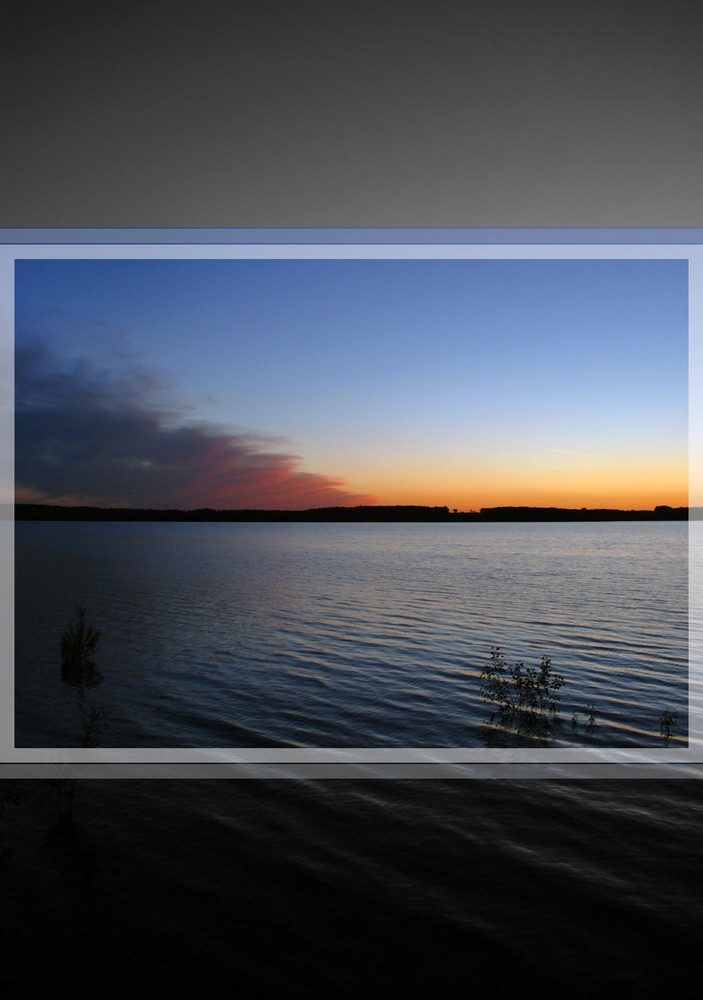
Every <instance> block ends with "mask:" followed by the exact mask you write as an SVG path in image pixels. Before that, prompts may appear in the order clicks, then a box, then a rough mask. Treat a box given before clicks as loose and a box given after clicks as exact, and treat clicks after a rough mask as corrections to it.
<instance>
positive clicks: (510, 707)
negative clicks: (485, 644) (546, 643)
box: [481, 646, 564, 715]
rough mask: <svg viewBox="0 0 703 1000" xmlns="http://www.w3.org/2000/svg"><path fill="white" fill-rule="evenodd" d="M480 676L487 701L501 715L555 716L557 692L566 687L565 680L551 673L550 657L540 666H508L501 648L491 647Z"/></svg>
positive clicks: (521, 664) (517, 664)
mask: <svg viewBox="0 0 703 1000" xmlns="http://www.w3.org/2000/svg"><path fill="white" fill-rule="evenodd" d="M481 677H482V679H483V684H482V687H481V694H482V695H483V698H484V700H485V701H490V702H494V703H495V704H496V705H497V706H498V711H499V712H500V713H501V714H502V715H516V714H521V713H533V714H545V713H547V712H549V713H551V714H553V715H554V714H556V712H557V711H558V705H559V695H558V693H557V692H558V691H559V688H561V687H562V686H563V684H564V677H563V675H562V674H559V673H557V672H556V671H555V670H552V661H551V660H550V659H549V657H548V656H543V657H542V661H541V663H540V665H539V667H527V668H525V665H524V663H522V662H518V663H516V664H515V666H513V667H508V666H506V663H505V660H504V658H503V654H502V653H501V651H500V647H499V646H492V647H491V657H490V660H489V662H488V663H487V664H485V666H484V667H483V670H482V671H481Z"/></svg>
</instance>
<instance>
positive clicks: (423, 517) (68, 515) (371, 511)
mask: <svg viewBox="0 0 703 1000" xmlns="http://www.w3.org/2000/svg"><path fill="white" fill-rule="evenodd" d="M690 517H691V519H692V520H694V519H700V518H701V508H696V507H693V508H690ZM688 519H689V508H688V507H668V506H664V505H662V506H658V507H655V508H654V509H653V510H614V509H609V508H594V509H587V508H585V507H582V508H573V509H572V508H567V507H482V508H481V510H480V511H452V510H450V509H449V508H448V507H422V506H409V505H397V506H373V507H370V506H360V507H314V508H310V509H309V510H213V509H211V508H198V509H196V510H156V509H153V508H136V507H135V508H131V507H61V506H58V505H49V504H30V503H18V504H16V505H15V520H17V521H212V522H226V521H304V522H320V521H337V522H364V521H367V522H368V521H381V522H440V523H456V522H458V521H470V522H475V523H484V522H495V521H687V520H688Z"/></svg>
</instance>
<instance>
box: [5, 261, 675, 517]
mask: <svg viewBox="0 0 703 1000" xmlns="http://www.w3.org/2000/svg"><path fill="white" fill-rule="evenodd" d="M16 298H17V344H16V347H17V352H18V360H19V361H20V362H21V363H19V364H18V384H17V413H18V427H19V431H18V458H21V459H22V461H18V477H19V476H20V474H21V476H22V477H24V481H23V480H22V479H20V478H18V488H19V489H20V491H24V493H22V494H21V495H26V496H27V497H31V498H34V499H39V500H45V501H46V502H52V501H54V502H56V501H59V502H69V501H71V502H73V501H76V500H77V499H79V498H82V499H84V500H85V502H99V503H102V504H120V505H129V504H133V505H135V506H140V505H144V504H145V501H147V500H148V501H150V502H149V505H150V506H163V507H169V506H184V505H187V506H230V505H231V506H239V505H246V506H261V507H266V506H272V507H273V506H284V505H285V503H284V501H286V497H287V498H288V502H289V503H290V506H313V505H320V506H322V505H328V504H329V503H335V502H338V503H356V502H373V501H378V502H380V503H429V504H435V503H438V504H447V505H449V506H450V507H458V508H460V509H476V508H478V507H481V506H491V505H496V504H499V503H516V504H519V503H535V504H539V505H551V504H554V505H560V506H620V507H632V506H635V507H651V506H653V505H654V503H675V504H678V503H685V502H686V496H685V491H686V448H687V438H686V430H687V349H688V348H687V344H688V341H687V264H686V262H685V261H676V260H659V261H658V260H513V261H509V260H508V261H503V260H368V261H356V260H318V261H307V260H283V261H275V260H245V261H236V260H204V261H194V260H186V261H175V260H174V261H163V260H129V261H128V260H124V261H110V260H105V261H101V260H85V261H80V260H65V261H58V260H47V261H19V262H18V264H17V270H16ZM23 352H24V353H23ZM23 359H24V360H23ZM58 384H61V385H63V386H64V387H65V393H64V394H63V395H61V394H58V395H57V394H56V393H55V392H53V391H52V389H51V386H52V385H53V386H56V385H58ZM87 384H90V386H91V387H92V391H91V393H89V394H88V395H85V394H84V397H83V403H82V407H83V408H82V411H81V410H76V409H75V407H74V408H73V409H71V407H70V406H69V401H70V400H74V401H75V399H77V398H79V397H80V390H81V387H82V388H85V386H86V385H87ZM71 387H72V389H71ZM42 395H43V397H44V398H45V405H43V406H42V405H41V398H42ZM30 396H32V399H33V402H32V404H31V406H30V405H29V404H28V403H27V400H28V399H29V397H30ZM88 396H89V397H90V398H89V399H88ZM101 399H102V400H103V402H102V403H101ZM120 407H122V412H123V416H124V414H125V413H127V412H129V414H130V418H131V419H132V420H136V419H137V417H138V416H139V415H141V416H142V417H143V416H144V415H145V414H149V416H150V424H149V426H150V430H149V432H148V434H147V435H146V436H145V435H144V434H142V438H143V441H144V442H146V441H147V438H148V448H147V445H146V444H145V445H144V447H145V448H147V450H148V449H149V448H150V449H151V451H150V452H149V454H146V451H144V450H143V449H142V450H141V451H140V453H139V456H136V455H133V456H129V455H128V451H129V446H128V440H129V436H130V433H131V432H128V430H127V423H125V421H124V420H123V421H122V424H121V426H122V433H121V434H119V435H117V436H116V431H115V426H113V425H111V424H110V420H109V419H107V417H108V415H109V414H111V415H112V417H113V418H115V419H116V416H115V415H116V414H117V413H119V411H120ZM69 409H70V410H71V412H70V419H68V416H69ZM25 411H26V412H27V413H28V414H29V412H30V411H31V421H30V420H29V416H28V417H27V422H26V426H27V428H28V431H27V436H26V437H21V436H20V435H21V432H22V427H23V426H24V424H23V414H24V413H25ZM98 411H100V412H99V414H98ZM81 412H82V414H83V417H84V419H81ZM61 415H63V417H61ZM97 416H99V419H96V417H97ZM129 426H132V425H131V424H130V425H129ZM137 426H138V420H137V423H135V424H134V427H133V431H134V433H136V430H135V428H136V427H137ZM49 427H51V428H53V432H52V433H53V438H52V437H51V435H49V434H48V433H47V429H48V428H49ZM91 427H92V429H93V430H92V432H91ZM196 430H197V434H196ZM98 432H100V433H101V434H102V435H103V438H102V440H101V441H100V440H98ZM176 432H179V433H180V437H179V441H180V442H181V445H179V447H181V446H182V447H183V449H184V450H183V452H181V451H179V450H178V449H175V446H174V441H175V438H174V434H176ZM198 434H199V435H200V437H199V438H198ZM169 435H170V437H169ZM186 437H188V441H189V444H188V447H187V448H185V445H184V444H183V442H184V441H185V438H186ZM196 438H197V440H199V441H200V446H201V448H202V455H200V457H198V456H199V453H198V447H197V446H196ZM52 441H53V444H52ZM117 441H119V449H120V450H119V454H116V453H115V442H117ZM79 442H80V447H78V443H79ZM216 442H219V445H218V447H216V446H215V443H216ZM227 442H229V445H228V443H227ZM245 445H246V447H245V451H244V452H242V450H241V449H242V447H244V446H245ZM228 447H234V448H235V452H236V454H237V455H238V456H239V458H238V459H237V461H234V462H231V461H229V458H231V456H229V457H228V450H227V449H228ZM52 448H53V449H54V451H53V453H52ZM237 448H239V451H237ZM91 449H93V451H91ZM160 449H165V450H166V452H167V453H168V455H169V456H170V458H169V461H168V463H167V464H168V466H169V471H168V475H165V476H164V477H163V479H162V480H160V479H159V469H160V467H161V465H160V456H161V453H162V452H161V450H160ZM98 451H99V454H100V456H101V458H100V463H101V467H102V471H101V475H100V477H97V478H96V477H94V476H91V474H90V456H91V455H93V460H92V461H93V467H94V466H95V461H96V460H95V455H96V454H98ZM69 453H70V454H71V456H72V457H71V458H70V460H69V458H68V457H67V456H68V455H69ZM181 454H182V456H183V476H184V477H185V479H187V482H186V481H185V479H183V478H182V479H180V480H179V476H178V469H177V466H178V461H179V458H178V456H179V455H181ZM244 455H246V458H244V457H243V456H244ZM38 456H41V458H40V457H38ZM111 456H112V458H111ZM111 461H112V463H113V468H114V469H116V470H117V466H118V465H119V470H117V471H118V472H119V475H116V478H115V481H114V484H113V487H114V488H111V485H110V483H111V480H110V468H111ZM81 463H83V464H81ZM199 463H200V464H199ZM277 463H278V464H277ZM244 466H245V467H246V475H245V474H244V472H243V467H244ZM255 467H256V468H259V469H260V468H263V467H266V469H267V474H266V475H265V476H262V478H261V482H260V484H259V485H260V490H259V492H258V493H257V481H256V477H255V476H254V473H253V469H254V468H255ZM274 467H275V469H276V474H275V475H274ZM126 469H130V470H131V473H130V475H131V476H132V479H130V477H129V475H127V474H126V472H125V470H126ZM140 469H141V470H142V472H143V475H142V473H140ZM237 470H239V471H237ZM186 473H187V475H186ZM200 473H202V475H201V474H200ZM140 475H142V478H141V479H140ZM144 476H146V477H147V479H148V481H149V482H148V484H147V483H146V479H144ZM286 476H287V477H288V480H287V483H288V486H290V487H291V489H290V490H289V491H288V493H287V492H286ZM296 476H297V477H298V478H297V479H295V477H296ZM238 477H239V478H238ZM290 477H293V479H291V478H290ZM300 477H303V478H302V479H301V478H300ZM304 477H308V478H307V480H305V481H304ZM311 477H312V478H311ZM240 481H246V489H240V488H239V486H238V483H239V482H240ZM274 483H275V488H274V486H273V484H274ZM305 483H307V487H309V489H308V488H307V487H306V486H305ZM189 484H190V486H189ZM198 484H199V485H198ZM196 487H197V489H199V490H200V493H199V494H197V495H196V493H197V489H196ZM159 491H161V492H159ZM315 497H317V498H318V500H320V502H319V503H318V502H316V501H315ZM244 499H246V500H247V501H248V502H247V503H246V504H240V502H239V501H243V500H244ZM311 499H312V501H313V502H312V503H309V502H308V501H309V500H311Z"/></svg>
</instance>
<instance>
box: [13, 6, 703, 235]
mask: <svg viewBox="0 0 703 1000" xmlns="http://www.w3.org/2000/svg"><path fill="white" fill-rule="evenodd" d="M3 21H4V25H3V28H4V45H3V58H2V75H3V81H2V86H1V87H0V100H1V101H2V120H1V121H0V126H1V134H2V136H3V139H2V165H1V173H0V225H2V226H12V227H15V226H115V225H117V226H695V225H701V224H703V199H702V198H701V179H702V178H703V130H702V128H701V119H702V116H703V113H702V109H703V58H702V56H703V31H702V30H701V29H702V28H703V23H702V21H703V10H702V9H701V7H700V5H699V4H698V3H696V2H695V0H655V2H652V3H642V2H630V0H626V2H622V0H608V2H601V0H585V2H584V0H581V2H578V3H577V2H570V0H553V2H551V0H548V2H531V0H478V2H476V0H473V2H472V0H463V2H455V0H435V2H433V3H428V2H426V0H425V2H423V3H421V4H414V3H411V2H400V0H375V2H373V3H367V2H364V0H300V2H296V0H284V2H281V0H228V2H217V0H215V2H213V0H199V2H197V3H195V2H181V0H161V2H159V0H156V2H155V0H146V2H145V0H142V2H139V3H135V2H131V0H120V2H113V0H102V2H96V0H92V2H91V3H83V2H71V3H36V2H32V0H25V2H23V3H16V2H12V0H11V2H10V3H9V5H8V8H6V10H5V12H4V14H3Z"/></svg>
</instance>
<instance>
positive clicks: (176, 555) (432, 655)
mask: <svg viewBox="0 0 703 1000" xmlns="http://www.w3.org/2000/svg"><path fill="white" fill-rule="evenodd" d="M687 529H688V525H687V524H686V523H677V522H665V523H653V522H642V523H612V524H611V523H607V522H601V523H598V524H509V525H502V524H500V525H490V524H487V525H473V524H462V525H426V524H391V525H386V524H286V523H274V524H265V523H251V524H246V523H239V524H187V523H186V524H168V523H162V524H159V523H157V522H152V523H144V524H139V523H134V524H129V523H109V522H107V523H80V522H74V523H56V522H55V523H52V522H45V523H39V522H36V523H34V522H19V523H18V524H17V525H16V538H17V548H16V650H15V668H16V677H15V680H16V743H17V745H18V746H38V747H41V746H66V745H71V744H72V743H74V742H75V741H74V738H73V737H72V736H71V734H72V733H74V732H75V723H74V722H73V721H72V719H73V717H74V715H75V700H74V699H73V698H72V697H71V691H76V690H77V691H78V692H79V693H85V695H86V700H87V692H88V690H89V689H91V688H95V687H96V686H97V684H98V683H100V692H101V698H100V704H104V705H106V706H109V710H110V713H111V714H110V731H109V745H111V746H115V747H128V746H132V747H157V746H164V747H167V746H183V747H208V746H212V747H217V746H235V747H236V746H241V747H263V746H281V747H300V746H310V747H404V746H405V747H442V746H450V747H482V746H485V745H486V739H487V738H488V739H491V740H492V739H494V737H495V736H496V734H495V733H492V732H491V733H488V734H487V730H486V719H487V713H486V702H485V701H484V699H483V697H482V694H481V674H482V669H483V667H484V665H485V664H486V662H487V659H488V658H489V651H490V649H491V647H493V646H496V645H499V646H500V647H501V648H502V649H503V650H504V651H505V656H506V658H507V661H508V662H511V663H513V662H516V661H517V660H518V659H519V658H523V659H524V662H525V663H526V664H528V665H530V664H539V663H540V659H541V657H545V656H546V657H548V658H549V659H550V660H551V661H552V663H553V665H554V667H553V669H554V670H555V671H556V672H558V673H559V674H560V675H563V678H564V687H563V690H562V691H561V702H560V711H561V713H562V716H563V719H564V721H563V723H562V724H561V725H560V726H559V727H557V728H556V729H553V730H552V732H551V733H550V734H549V735H547V734H545V733H544V732H538V733H532V734H529V733H523V732H520V733H515V734H513V735H514V736H515V738H518V739H522V738H526V737H529V738H530V739H532V738H536V739H537V740H538V741H544V740H545V739H548V740H551V741H552V742H555V743H556V744H558V745H560V746H583V745H587V746H591V745H593V746H602V747H607V746H623V747H638V746H663V745H665V741H666V740H670V741H672V742H674V741H676V742H677V743H680V744H681V745H685V742H686V738H687V728H686V719H687V709H688V705H687V655H688V651H687V641H688V615H687ZM81 604H83V605H85V606H86V607H87V608H88V609H89V615H90V619H91V620H90V623H89V624H86V628H87V627H90V628H93V629H94V630H95V631H96V632H97V631H99V632H101V633H102V635H101V637H100V652H99V670H98V667H97V665H96V664H95V663H94V664H93V666H92V667H90V668H89V667H88V666H87V665H85V664H84V665H83V666H81V667H80V669H78V670H77V669H76V668H75V667H73V666H71V667H67V666H66V664H64V667H63V678H64V681H65V683H62V682H61V672H60V671H58V670H57V648H58V643H59V642H60V639H61V635H62V632H63V630H64V629H65V628H66V623H67V621H70V620H71V619H72V616H73V615H74V614H75V611H74V609H75V606H76V605H81ZM77 627H78V626H74V628H77ZM88 659H89V660H92V659H93V658H92V657H88ZM589 712H592V713H593V714H594V715H595V716H596V717H597V724H593V725H591V726H590V728H589V726H588V724H587V718H588V715H589ZM664 713H670V714H671V717H672V721H671V724H669V725H662V718H663V715H664ZM674 716H675V718H674ZM571 720H575V724H574V725H571V724H570V722H571ZM93 721H94V722H95V721H96V720H93ZM97 721H100V720H97ZM103 721H104V720H103ZM523 721H524V720H523ZM514 728H515V727H514ZM519 728H521V729H524V728H525V727H524V726H521V727H519ZM107 739H108V737H107V735H106V736H105V739H104V740H103V745H107V744H106V742H105V740H107ZM540 745H543V744H542V743H540Z"/></svg>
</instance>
